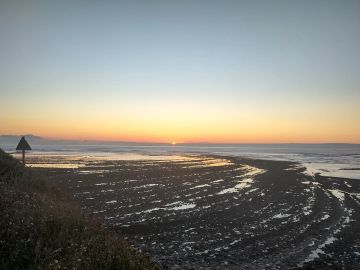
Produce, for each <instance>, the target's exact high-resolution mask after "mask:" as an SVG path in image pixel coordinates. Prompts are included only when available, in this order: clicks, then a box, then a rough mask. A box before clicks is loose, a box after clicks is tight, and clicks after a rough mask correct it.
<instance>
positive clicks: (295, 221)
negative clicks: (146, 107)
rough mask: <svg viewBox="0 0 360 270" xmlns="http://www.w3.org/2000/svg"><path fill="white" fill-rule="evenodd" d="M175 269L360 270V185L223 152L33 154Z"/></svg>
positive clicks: (109, 221)
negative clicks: (105, 155) (108, 155)
mask: <svg viewBox="0 0 360 270" xmlns="http://www.w3.org/2000/svg"><path fill="white" fill-rule="evenodd" d="M29 163H30V165H32V166H33V167H34V170H37V171H40V172H41V173H43V174H46V175H47V176H48V177H49V178H50V179H51V180H52V181H54V182H55V183H56V184H57V185H59V186H61V187H62V188H64V189H65V190H67V192H69V193H71V194H72V195H73V196H74V198H75V200H77V201H78V202H79V204H80V205H81V206H82V208H83V209H85V210H86V211H87V212H88V213H90V214H92V215H95V216H96V217H98V218H99V219H101V220H102V221H103V223H104V224H105V225H106V226H107V227H110V228H112V229H114V230H117V231H119V232H121V234H122V235H124V236H126V238H127V239H128V240H129V242H130V243H132V245H134V246H135V247H137V248H138V249H139V250H141V252H143V253H145V254H149V255H150V256H151V257H153V258H154V259H155V260H158V261H160V262H162V263H164V264H165V265H167V266H168V267H169V268H170V269H264V268H265V269H288V268H293V269H297V268H299V269H302V268H304V269H305V268H309V269H310V268H311V269H360V181H359V180H352V179H342V178H329V177H322V176H319V175H316V176H310V175H306V174H305V173H304V170H305V169H304V168H303V167H302V166H301V165H300V164H297V163H293V162H283V161H268V160H267V161H265V160H252V159H244V158H234V157H223V156H221V157H219V156H197V155H196V156H195V155H192V156H186V155H184V156H169V157H156V156H149V157H147V158H143V159H142V158H140V159H138V158H134V159H127V160H122V159H107V158H104V159H101V158H95V159H94V158H90V157H86V156H79V157H76V158H70V159H69V158H68V157H61V156H55V157H30V160H29Z"/></svg>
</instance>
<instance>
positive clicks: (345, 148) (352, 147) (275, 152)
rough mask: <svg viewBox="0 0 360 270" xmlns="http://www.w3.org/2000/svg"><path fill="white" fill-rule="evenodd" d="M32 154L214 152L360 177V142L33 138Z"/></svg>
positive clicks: (6, 145) (10, 145)
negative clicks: (133, 141)
mask: <svg viewBox="0 0 360 270" xmlns="http://www.w3.org/2000/svg"><path fill="white" fill-rule="evenodd" d="M29 143H30V145H31V147H32V151H30V153H29V154H30V155H36V156H41V155H47V156H48V155H76V156H95V157H99V158H101V157H104V158H105V157H106V158H109V157H114V158H115V157H116V158H117V159H122V158H124V159H127V158H129V156H134V154H136V157H137V158H138V159H139V158H140V159H142V158H143V159H147V158H149V157H151V158H152V159H154V158H155V159H156V157H157V156H158V157H160V156H171V155H197V154H211V155H221V156H235V157H245V158H254V159H266V160H281V161H294V162H298V163H300V164H301V165H302V166H304V167H305V168H306V172H307V173H308V174H310V175H315V174H321V175H323V176H329V177H340V178H351V179H359V180H360V144H175V145H172V144H129V143H108V142H104V143H97V142H87V141H84V142H81V141H76V142H73V141H71V142H67V141H43V140H40V141H39V140H33V141H32V140H29ZM0 148H2V149H4V150H5V151H6V152H8V153H11V154H14V153H16V150H15V148H16V142H15V141H14V140H12V141H10V142H9V141H5V142H4V141H1V140H0Z"/></svg>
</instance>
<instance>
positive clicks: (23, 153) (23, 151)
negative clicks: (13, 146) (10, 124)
mask: <svg viewBox="0 0 360 270" xmlns="http://www.w3.org/2000/svg"><path fill="white" fill-rule="evenodd" d="M22 157H23V165H24V167H25V150H22Z"/></svg>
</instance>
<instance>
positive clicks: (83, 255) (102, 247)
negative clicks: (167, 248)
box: [0, 149, 163, 269]
mask: <svg viewBox="0 0 360 270" xmlns="http://www.w3.org/2000/svg"><path fill="white" fill-rule="evenodd" d="M0 216H1V219H0V269H163V267H161V266H160V265H157V264H155V263H153V262H151V261H150V260H149V258H147V257H144V256H143V255H141V254H139V253H138V252H137V251H135V250H134V249H133V248H131V247H130V246H129V245H128V243H127V242H126V241H124V240H123V239H122V238H121V237H120V236H119V235H118V234H116V233H115V232H111V231H108V230H106V229H105V228H103V227H102V225H101V224H100V223H99V222H97V221H95V220H92V219H91V218H89V217H88V216H86V215H85V214H84V213H83V212H82V211H81V209H80V208H79V206H77V205H76V204H75V203H74V202H73V201H72V200H71V198H69V197H68V196H67V195H65V194H63V193H62V192H61V191H59V190H58V189H57V188H56V187H54V186H52V185H51V184H49V183H48V182H47V181H46V179H43V178H42V177H41V176H39V175H34V174H33V172H32V171H31V170H28V169H24V168H22V166H21V165H20V164H19V163H18V162H17V161H16V160H14V159H13V158H11V157H10V156H9V155H7V154H5V153H4V152H3V151H2V150H1V149H0Z"/></svg>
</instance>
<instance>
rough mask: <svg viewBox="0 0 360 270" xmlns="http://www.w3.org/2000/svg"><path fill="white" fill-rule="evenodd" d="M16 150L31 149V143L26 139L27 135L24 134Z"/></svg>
mask: <svg viewBox="0 0 360 270" xmlns="http://www.w3.org/2000/svg"><path fill="white" fill-rule="evenodd" d="M16 150H31V147H30V145H29V143H28V142H27V141H26V140H25V137H24V136H22V137H21V139H20V142H19V143H18V145H17V146H16Z"/></svg>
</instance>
